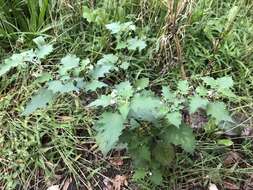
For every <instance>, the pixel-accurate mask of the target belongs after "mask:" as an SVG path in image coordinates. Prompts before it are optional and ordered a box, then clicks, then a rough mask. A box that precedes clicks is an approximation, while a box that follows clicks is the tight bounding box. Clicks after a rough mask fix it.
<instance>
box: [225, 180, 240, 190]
mask: <svg viewBox="0 0 253 190" xmlns="http://www.w3.org/2000/svg"><path fill="white" fill-rule="evenodd" d="M223 186H224V188H225V189H227V190H240V188H239V187H238V186H237V185H236V184H233V183H230V182H227V181H224V182H223Z"/></svg>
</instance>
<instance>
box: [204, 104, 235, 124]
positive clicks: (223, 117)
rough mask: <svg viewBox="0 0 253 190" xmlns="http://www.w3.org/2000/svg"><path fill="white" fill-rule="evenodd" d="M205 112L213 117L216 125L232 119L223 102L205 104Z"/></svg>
mask: <svg viewBox="0 0 253 190" xmlns="http://www.w3.org/2000/svg"><path fill="white" fill-rule="evenodd" d="M207 114H208V115H210V116H211V117H213V118H215V123H216V125H218V124H219V122H221V121H231V122H232V121H233V120H232V118H231V117H230V115H229V113H228V111H227V109H226V105H225V104H224V103H223V102H215V103H209V104H208V106H207Z"/></svg>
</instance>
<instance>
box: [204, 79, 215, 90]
mask: <svg viewBox="0 0 253 190" xmlns="http://www.w3.org/2000/svg"><path fill="white" fill-rule="evenodd" d="M201 79H202V80H203V81H204V83H205V84H206V85H208V86H210V87H211V88H214V89H215V88H217V81H216V80H215V79H214V78H212V77H202V78H201Z"/></svg>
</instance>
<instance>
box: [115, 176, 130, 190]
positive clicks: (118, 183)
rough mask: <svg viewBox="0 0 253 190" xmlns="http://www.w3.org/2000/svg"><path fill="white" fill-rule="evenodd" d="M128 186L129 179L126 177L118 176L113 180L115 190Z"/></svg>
mask: <svg viewBox="0 0 253 190" xmlns="http://www.w3.org/2000/svg"><path fill="white" fill-rule="evenodd" d="M124 185H125V186H127V185H128V182H127V177H126V176H125V175H123V176H122V175H116V177H115V178H114V179H113V187H114V190H121V186H124Z"/></svg>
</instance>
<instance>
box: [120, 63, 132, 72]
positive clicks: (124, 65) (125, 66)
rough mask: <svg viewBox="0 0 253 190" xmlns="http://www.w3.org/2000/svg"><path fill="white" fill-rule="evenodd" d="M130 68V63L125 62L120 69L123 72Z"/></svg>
mask: <svg viewBox="0 0 253 190" xmlns="http://www.w3.org/2000/svg"><path fill="white" fill-rule="evenodd" d="M129 66H130V64H129V62H123V63H122V64H121V65H120V66H119V67H120V68H121V69H123V70H127V69H128V67H129Z"/></svg>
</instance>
